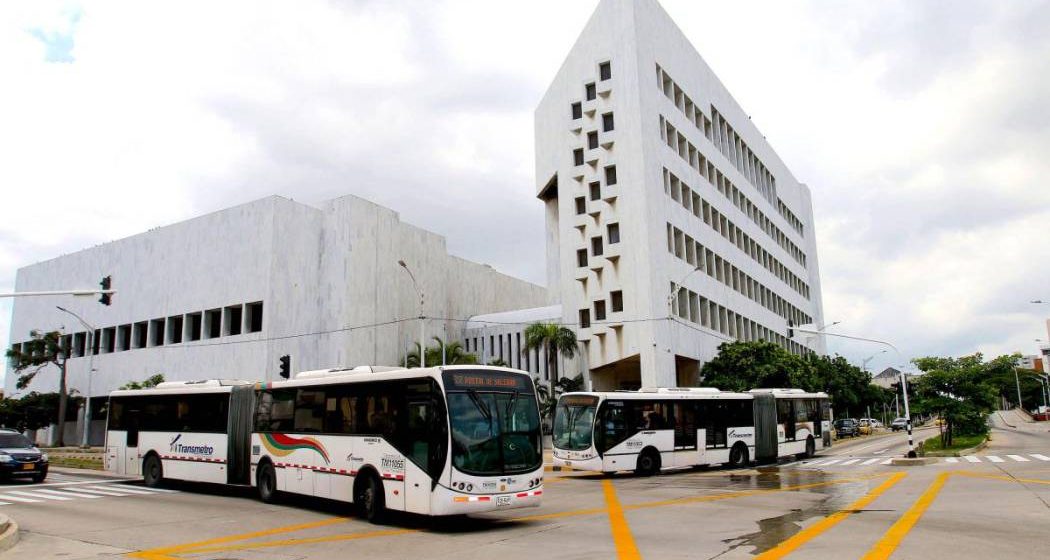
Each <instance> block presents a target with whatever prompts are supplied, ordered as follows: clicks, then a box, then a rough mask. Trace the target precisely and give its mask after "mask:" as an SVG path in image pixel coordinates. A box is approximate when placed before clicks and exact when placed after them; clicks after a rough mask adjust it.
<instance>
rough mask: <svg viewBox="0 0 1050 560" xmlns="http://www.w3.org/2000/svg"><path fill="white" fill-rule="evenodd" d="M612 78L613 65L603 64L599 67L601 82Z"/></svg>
mask: <svg viewBox="0 0 1050 560" xmlns="http://www.w3.org/2000/svg"><path fill="white" fill-rule="evenodd" d="M609 78H612V64H611V63H609V62H603V63H601V64H599V65H598V79H600V80H601V81H603V82H604V81H605V80H608V79H609Z"/></svg>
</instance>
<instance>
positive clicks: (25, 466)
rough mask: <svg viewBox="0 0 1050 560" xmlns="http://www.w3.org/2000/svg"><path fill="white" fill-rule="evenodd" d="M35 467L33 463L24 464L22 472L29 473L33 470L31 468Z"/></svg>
mask: <svg viewBox="0 0 1050 560" xmlns="http://www.w3.org/2000/svg"><path fill="white" fill-rule="evenodd" d="M35 466H36V465H34V464H33V463H26V464H24V465H22V470H24V471H31V470H33V467H35Z"/></svg>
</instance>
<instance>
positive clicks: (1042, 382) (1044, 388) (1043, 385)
mask: <svg viewBox="0 0 1050 560" xmlns="http://www.w3.org/2000/svg"><path fill="white" fill-rule="evenodd" d="M1028 375H1030V376H1032V378H1033V379H1035V380H1036V381H1038V382H1039V388H1040V389H1042V391H1040V392H1041V393H1042V394H1043V408H1044V409H1045V408H1047V407H1050V403H1047V396H1046V395H1047V385H1046V380H1045V379H1043V377H1042V376H1041V375H1036V374H1034V373H1029V374H1028Z"/></svg>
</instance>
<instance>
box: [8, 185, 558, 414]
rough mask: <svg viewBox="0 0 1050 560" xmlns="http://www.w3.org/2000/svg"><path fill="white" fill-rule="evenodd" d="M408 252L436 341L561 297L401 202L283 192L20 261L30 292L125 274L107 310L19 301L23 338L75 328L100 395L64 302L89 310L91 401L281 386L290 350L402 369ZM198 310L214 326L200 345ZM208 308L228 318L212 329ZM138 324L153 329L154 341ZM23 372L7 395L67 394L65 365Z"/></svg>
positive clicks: (414, 328) (74, 362)
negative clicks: (392, 205)
mask: <svg viewBox="0 0 1050 560" xmlns="http://www.w3.org/2000/svg"><path fill="white" fill-rule="evenodd" d="M398 260H404V261H405V262H406V263H407V264H408V266H409V267H410V268H411V269H412V271H413V273H414V274H415V277H416V278H417V279H418V280H419V282H420V284H421V286H420V287H421V288H422V290H423V292H424V294H425V300H426V306H425V310H424V313H425V315H426V316H427V317H432V318H433V319H429V320H427V325H426V328H427V337H428V339H429V338H430V337H431V336H435V335H436V336H442V337H444V338H446V339H448V340H457V339H459V335H460V333H462V331H463V328H464V325H465V321H466V319H467V318H469V317H471V316H473V315H478V314H481V313H489V312H497V311H504V310H508V309H516V308H523V307H534V306H540V305H544V304H547V303H548V296H547V291H546V289H545V288H543V287H542V286H537V285H535V284H531V283H528V282H524V281H522V280H518V279H516V278H512V277H510V276H507V275H505V274H501V273H499V272H497V271H496V270H494V269H492V268H491V267H489V266H487V265H482V264H478V263H473V262H470V261H467V260H464V259H461V258H459V257H455V256H452V255H449V254H448V252H447V251H446V247H445V239H444V238H443V237H442V236H440V235H437V234H434V233H431V232H428V231H425V230H423V229H420V228H418V227H415V226H412V225H409V224H406V223H403V222H401V221H400V219H399V217H398V214H397V213H396V212H394V211H393V210H390V209H388V208H384V207H382V206H379V205H376V204H373V203H371V202H369V201H366V200H363V199H361V198H357V197H354V196H346V197H342V198H338V199H335V200H330V201H327V202H324V203H322V204H320V205H318V206H316V207H315V206H310V205H306V204H302V203H298V202H294V201H291V200H288V199H284V198H281V197H276V196H273V197H269V198H265V199H262V200H257V201H254V202H250V203H248V204H244V205H241V206H236V207H233V208H229V209H226V210H222V211H219V212H215V213H212V214H208V215H205V216H201V217H198V218H194V219H191V220H188V221H185V222H181V223H177V224H174V225H170V226H166V227H161V228H157V229H154V230H150V231H148V232H146V233H142V234H139V235H135V236H133V237H129V238H126V239H122V240H119V241H114V242H112V243H106V244H103V245H99V246H97V247H93V248H90V249H86V250H83V251H79V252H77V253H73V254H70V255H65V256H62V257H59V258H55V259H52V260H49V261H45V262H41V263H38V264H34V265H31V266H27V267H24V268H22V269H20V270H19V271H18V276H17V279H16V289H17V291H37V290H58V289H70V288H71V287H73V288H83V287H90V286H95V285H97V283H98V281H99V279H100V278H101V277H103V276H105V275H112V278H113V283H114V286H113V287H114V289H116V290H117V291H118V293H117V294H116V295H115V296H114V298H113V305H112V306H109V307H107V306H103V305H101V304H99V303H97V302H96V301H95V298H85V299H84V300H78V299H75V298H72V297H63V298H57V299H56V298H54V297H46V298H44V297H39V298H20V299H18V300H16V301H15V304H14V310H13V313H12V324H11V341H10V343H9V344H11V345H14V344H20V343H22V342H23V341H25V340H28V339H29V333H30V331H31V330H33V329H39V330H44V331H49V330H57V329H61V330H63V331H64V332H66V333H70V334H71V335H72V342H73V347H74V355H75V356H77V357H74V358H72V359H71V360H70V361H69V366H68V367H69V376H68V378H69V386H70V388H74V389H77V390H78V391H79V392H80V394H86V393H87V382H86V373H87V370H88V361H89V360H88V357H87V354H88V353H89V352H90V350H89V349H88V348H86V343H84V342H82V343H81V347H82V348H83V350H82V351H79V352H78V348H77V341H81V340H85V339H86V336H85V334H86V333H85V331H84V329H83V328H82V327H81V326H80V324H79V323H78V322H77V320H76V319H74V318H73V317H71V316H69V315H67V314H65V313H62V312H61V311H59V310H57V309H56V308H55V305H56V304H58V305H62V306H64V307H66V308H67V309H70V310H71V311H73V312H76V313H78V314H80V315H81V316H82V317H83V318H84V319H85V320H86V321H87V322H88V323H89V324H91V325H92V326H94V327H96V328H97V329H98V331H97V332H98V334H99V336H98V337H97V338H98V340H99V349H98V351H97V353H96V354H95V355H94V356H93V358H92V360H93V364H94V365H93V368H94V369H95V371H96V374H95V376H94V379H93V382H92V387H91V393H92V395H105V394H107V393H108V392H109V391H111V390H113V389H116V388H117V387H119V386H121V385H123V384H124V383H126V382H128V381H140V380H143V379H145V378H147V377H149V376H151V375H154V374H157V373H163V374H164V375H165V378H166V379H168V380H190V379H204V378H238V379H252V380H268V379H274V378H276V377H278V372H279V364H278V360H279V357H280V356H282V355H285V354H288V355H290V356H291V359H292V371H293V373H294V372H296V371H302V370H309V369H319V368H327V367H334V366H340V365H360V364H396V363H399V362H400V361H401V360H402V359H403V356H404V353H405V351H406V349H407V348H411V347H412V344H413V343H415V342H416V341H417V340H418V339H419V320H418V319H417V318H418V317H419V314H420V313H419V297H418V296H417V293H416V291H415V289H414V288H413V286H412V283H411V280H410V279H409V276H408V275H407V274H406V273H405V271H404V270H402V269H401V268H400V266H399V265H398ZM260 302H261V305H262V320H261V323H260V322H256V323H255V324H253V323H252V321H251V317H250V316H249V315H251V313H250V312H249V311H248V307H247V304H253V303H255V304H258V303H260ZM238 309H240V311H238ZM252 309H258V308H257V307H253V308H252ZM209 311H213V313H211V314H210V315H209ZM196 314H201V320H202V328H201V331H202V332H201V337H200V340H191V338H192V336H191V335H192V327H191V326H190V325H191V322H192V321H191V318H193V317H196V316H197V315H196ZM209 316H210V317H211V318H213V319H216V320H218V321H220V323H219V326H218V328H219V329H220V330H219V336H217V337H214V338H211V337H209V336H208V334H209V332H208V330H209V325H210V323H209ZM180 322H181V325H180V324H179V323H180ZM136 325H145V327H144V328H145V334H146V342H145V344H143V345H140V344H138V342H139V341H138V340H135V338H136V328H137V327H136ZM122 327H124V329H123V330H124V331H126V332H127V334H130V335H131V336H132V338H133V340H131V341H130V342H131V344H130V346H131V348H130V349H128V350H121V349H120V348H121V347H122V346H123V345H124V343H125V339H126V336H125V334H123V333H122ZM253 327H255V328H257V329H258V330H257V331H256V332H251V331H252V330H254V329H253ZM238 330H239V331H240V332H239V334H235V333H237V331H238ZM176 332H180V333H181V336H180V335H177V334H176ZM158 333H159V334H158ZM158 342H159V344H158ZM138 346H143V347H141V348H140V347H138ZM111 349H112V350H111ZM16 380H17V376H16V375H15V374H14V372H12V371H11V370H10V369H8V371H7V375H6V378H5V384H4V390H5V393H6V395H7V396H18V395H19V394H23V393H25V392H28V391H31V390H36V391H41V392H49V391H54V390H55V389H56V387H57V378H56V375H55V374H54V372H44V373H42V374H40V375H39V376H38V377H37V379H36V380H35V381H34V382H33V384H32V385H30V386H29V387H28V388H27V389H25V390H22V391H19V390H16V389H15V382H16Z"/></svg>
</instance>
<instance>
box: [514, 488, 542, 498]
mask: <svg viewBox="0 0 1050 560" xmlns="http://www.w3.org/2000/svg"><path fill="white" fill-rule="evenodd" d="M541 494H543V490H530V491H528V492H518V493H517V494H516V496H517V497H519V498H528V497H531V496H539V495H541Z"/></svg>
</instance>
